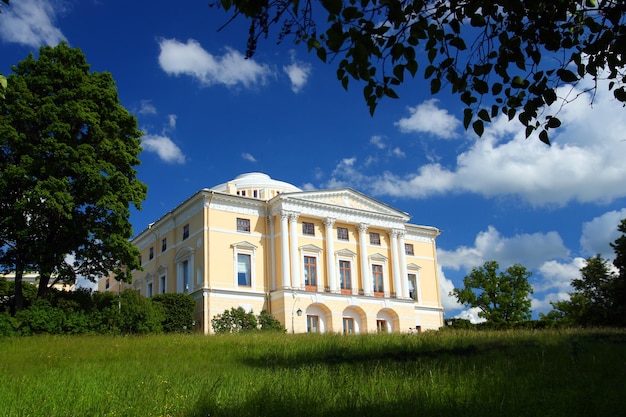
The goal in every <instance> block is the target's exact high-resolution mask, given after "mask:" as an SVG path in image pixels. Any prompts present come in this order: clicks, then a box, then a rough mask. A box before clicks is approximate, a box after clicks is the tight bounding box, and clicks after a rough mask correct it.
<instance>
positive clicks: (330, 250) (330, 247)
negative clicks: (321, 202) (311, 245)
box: [324, 217, 339, 292]
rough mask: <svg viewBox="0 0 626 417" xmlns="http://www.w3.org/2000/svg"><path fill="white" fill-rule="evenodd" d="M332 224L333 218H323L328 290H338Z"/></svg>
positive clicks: (333, 222)
mask: <svg viewBox="0 0 626 417" xmlns="http://www.w3.org/2000/svg"><path fill="white" fill-rule="evenodd" d="M334 224H335V219H333V218H330V217H328V218H326V219H324V226H326V276H327V279H328V288H329V289H330V292H339V288H338V287H337V279H336V278H335V239H334V237H333V225H334Z"/></svg>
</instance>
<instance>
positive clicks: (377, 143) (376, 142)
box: [370, 135, 387, 149]
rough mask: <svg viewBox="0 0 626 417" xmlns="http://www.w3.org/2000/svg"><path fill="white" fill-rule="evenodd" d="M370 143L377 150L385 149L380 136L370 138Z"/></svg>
mask: <svg viewBox="0 0 626 417" xmlns="http://www.w3.org/2000/svg"><path fill="white" fill-rule="evenodd" d="M370 143H371V144H372V145H374V146H376V147H377V148H378V149H385V147H386V146H387V145H386V144H385V141H384V139H383V137H382V136H380V135H374V136H372V137H371V138H370Z"/></svg>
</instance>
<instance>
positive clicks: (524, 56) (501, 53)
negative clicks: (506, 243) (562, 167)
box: [212, 0, 626, 143]
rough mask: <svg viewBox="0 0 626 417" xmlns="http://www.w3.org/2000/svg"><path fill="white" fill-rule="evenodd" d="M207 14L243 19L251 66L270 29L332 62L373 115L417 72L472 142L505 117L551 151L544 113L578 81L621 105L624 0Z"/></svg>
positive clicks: (289, 0)
mask: <svg viewBox="0 0 626 417" xmlns="http://www.w3.org/2000/svg"><path fill="white" fill-rule="evenodd" d="M212 6H218V7H221V8H223V9H224V10H225V11H227V12H228V13H229V14H230V15H231V18H230V19H229V20H228V23H229V22H231V21H232V20H234V19H236V18H238V17H241V18H246V19H249V21H250V27H249V32H248V33H249V37H248V45H247V56H252V55H253V54H254V52H255V51H256V49H257V43H258V41H259V39H260V38H262V37H268V35H269V33H270V32H271V30H272V29H274V30H278V40H279V42H280V41H282V40H284V39H285V38H292V39H293V41H294V43H296V44H303V45H306V47H307V49H308V50H309V51H315V53H316V54H317V56H318V57H319V59H321V60H322V61H324V62H326V61H330V62H338V65H337V78H338V79H339V80H340V82H341V84H342V85H343V87H344V88H346V89H347V88H348V84H349V80H350V79H353V80H355V81H360V82H363V84H364V87H363V93H364V96H365V101H366V103H367V105H368V106H369V109H370V113H372V114H373V113H374V110H375V108H376V106H377V104H378V103H379V101H380V100H381V99H382V98H383V97H391V98H396V97H398V94H397V93H396V91H395V90H394V88H395V87H396V86H398V85H400V84H402V83H404V82H405V80H406V78H407V77H408V76H411V77H415V76H416V75H417V74H418V70H419V71H420V72H421V73H422V74H423V77H424V78H425V79H427V80H430V92H431V93H432V94H436V93H438V92H439V91H440V90H442V88H443V87H445V86H447V87H448V88H449V90H450V91H451V92H452V93H453V94H456V95H457V96H458V97H459V98H460V100H461V102H462V103H463V104H464V105H465V106H466V108H465V112H464V113H465V117H464V124H465V128H466V129H467V128H468V127H469V126H470V125H472V127H473V129H474V131H475V132H476V133H477V134H478V135H481V134H482V133H483V130H484V125H485V123H489V122H491V120H492V119H493V118H494V117H496V116H497V115H499V114H505V115H506V116H507V117H508V118H509V120H511V119H513V118H514V117H517V118H518V120H519V121H520V122H521V123H522V124H523V125H524V126H525V128H526V136H529V135H530V134H531V133H532V132H533V131H535V130H539V131H540V134H539V138H540V139H541V140H542V141H543V142H545V143H549V138H548V130H549V129H551V128H556V127H558V126H559V125H560V124H561V122H560V121H559V120H558V119H557V118H556V117H555V114H546V115H544V117H543V118H542V117H541V116H542V114H541V113H540V112H541V111H542V109H543V107H544V106H546V105H547V106H549V105H551V104H553V103H555V102H556V101H557V99H558V97H557V88H558V87H559V86H562V85H564V84H571V85H573V86H576V85H577V84H578V83H579V82H580V81H581V80H582V79H583V77H590V78H591V79H592V80H594V81H595V83H594V84H593V86H592V87H591V88H590V89H591V90H595V89H596V88H597V85H598V81H600V80H602V79H608V80H610V82H609V83H608V88H609V90H612V91H613V94H614V96H615V98H616V99H617V100H619V101H621V102H626V90H625V81H626V77H625V76H626V74H625V72H624V64H625V62H626V40H624V36H623V33H624V31H625V30H626V27H625V25H624V11H625V10H626V1H624V0H599V1H596V0H584V1H581V0H559V1H548V2H546V1H540V0H533V1H528V0H497V1H493V0H489V1H485V0H454V1H449V0H420V1H406V0H384V1H383V0H360V1H357V0H349V1H342V0H321V1H319V2H315V1H312V0H274V1H268V0H264V1H253V2H251V1H247V0H220V1H219V2H214V4H212ZM228 23H227V24H228ZM227 24H226V25H227ZM226 25H224V26H226ZM420 68H421V69H420ZM560 98H562V99H563V100H565V102H567V101H568V100H571V98H570V97H567V96H565V97H560ZM557 111H558V110H557Z"/></svg>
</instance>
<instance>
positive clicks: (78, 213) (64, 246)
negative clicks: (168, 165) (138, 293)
mask: <svg viewBox="0 0 626 417" xmlns="http://www.w3.org/2000/svg"><path fill="white" fill-rule="evenodd" d="M13 71H14V74H11V75H9V76H8V78H7V80H8V84H7V88H6V91H5V95H6V98H5V100H0V210H1V211H2V214H3V215H2V218H0V247H1V248H3V249H4V251H3V252H2V253H0V266H1V267H3V268H2V269H8V270H13V271H15V275H16V286H15V306H16V308H17V309H18V310H19V309H20V308H22V307H23V300H22V291H21V276H22V274H23V272H24V271H26V270H33V271H37V272H38V273H39V274H40V280H39V296H45V295H46V294H47V292H48V289H49V286H50V285H51V284H53V283H54V282H55V281H57V280H60V281H67V282H73V281H74V280H75V279H76V276H77V275H78V274H80V275H82V276H83V277H85V278H88V279H92V280H93V279H94V278H95V277H98V276H103V275H107V274H109V272H113V273H114V274H115V275H116V276H117V277H118V278H122V279H126V280H129V279H130V277H131V275H130V270H132V269H136V268H139V267H140V266H139V264H138V259H137V258H138V254H139V252H138V250H137V249H136V248H134V247H133V246H132V244H131V243H130V241H129V238H130V237H131V236H132V226H131V224H130V222H129V216H130V204H133V205H134V206H135V207H136V208H140V204H141V202H142V201H143V199H144V198H145V195H146V186H145V184H143V183H142V182H140V181H139V180H138V179H137V177H136V170H135V168H134V167H135V166H137V165H138V164H139V163H140V161H139V158H138V155H139V153H140V152H141V147H140V139H139V138H140V137H141V135H142V132H141V131H139V130H138V128H137V120H136V118H135V117H134V116H133V115H131V114H130V113H129V112H128V111H127V110H126V109H125V108H124V107H123V106H122V105H121V104H120V101H119V98H118V94H117V89H116V87H115V82H114V80H113V78H112V76H111V74H109V73H106V72H102V73H97V72H90V66H89V64H87V61H86V58H85V56H84V55H83V53H82V52H81V51H80V50H79V49H76V48H70V47H69V46H68V45H67V44H66V43H61V44H59V45H58V46H56V47H42V48H41V49H40V51H39V57H38V58H37V59H36V58H34V56H33V55H32V54H31V55H30V56H29V57H28V58H26V59H25V60H23V61H21V62H19V63H18V64H17V65H16V66H14V67H13ZM68 259H73V261H68ZM126 267H127V269H125V268H126Z"/></svg>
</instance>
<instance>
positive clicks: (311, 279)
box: [304, 256, 317, 286]
mask: <svg viewBox="0 0 626 417" xmlns="http://www.w3.org/2000/svg"><path fill="white" fill-rule="evenodd" d="M316 261H317V258H315V257H313V256H305V257H304V285H305V286H317V265H316Z"/></svg>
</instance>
